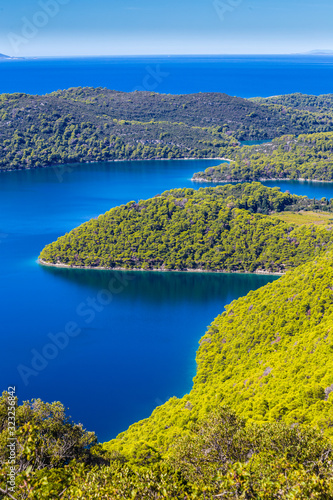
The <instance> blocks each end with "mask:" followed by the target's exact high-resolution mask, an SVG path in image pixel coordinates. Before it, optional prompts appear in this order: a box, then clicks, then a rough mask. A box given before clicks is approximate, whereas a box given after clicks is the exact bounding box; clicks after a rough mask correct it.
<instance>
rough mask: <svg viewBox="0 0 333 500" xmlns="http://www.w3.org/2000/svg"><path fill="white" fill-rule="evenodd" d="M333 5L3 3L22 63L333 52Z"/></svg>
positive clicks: (1, 44) (8, 50)
mask: <svg viewBox="0 0 333 500" xmlns="http://www.w3.org/2000/svg"><path fill="white" fill-rule="evenodd" d="M332 25H333V2H332V0H316V1H315V0H165V1H159V0H117V1H116V0H14V1H13V2H9V1H8V0H0V53H3V54H7V55H10V56H17V57H34V56H85V55H86V56H94V55H150V54H158V55H162V54H164V55H171V54H285V53H298V52H307V51H311V50H315V49H331V50H333V30H332Z"/></svg>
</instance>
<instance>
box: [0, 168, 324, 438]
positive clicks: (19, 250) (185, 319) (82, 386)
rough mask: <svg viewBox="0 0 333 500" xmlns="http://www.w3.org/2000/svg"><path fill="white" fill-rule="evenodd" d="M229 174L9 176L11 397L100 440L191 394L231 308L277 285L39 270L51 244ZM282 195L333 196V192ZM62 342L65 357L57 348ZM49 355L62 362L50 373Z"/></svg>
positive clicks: (4, 190) (4, 258) (6, 335)
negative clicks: (117, 212) (209, 332)
mask: <svg viewBox="0 0 333 500" xmlns="http://www.w3.org/2000/svg"><path fill="white" fill-rule="evenodd" d="M218 163H219V162H218V161H214V160H193V161H192V160H188V161H182V160H170V161H141V162H114V163H101V164H87V165H82V164H80V165H77V166H73V165H71V166H64V167H56V168H47V169H38V170H26V171H18V172H5V173H1V174H0V256H1V261H0V262H1V265H0V283H1V306H2V307H1V311H2V313H1V326H2V328H1V332H2V333H1V340H2V342H1V346H2V352H3V353H6V355H3V357H2V362H1V369H0V383H1V387H2V389H5V388H6V387H7V386H8V385H16V387H17V394H18V397H19V399H20V400H21V401H22V400H25V399H31V398H34V397H40V398H41V399H43V400H45V401H54V400H59V401H61V402H63V403H64V404H65V406H66V407H69V408H70V414H71V415H72V416H73V418H74V419H75V421H80V422H82V423H83V424H84V426H85V427H86V428H88V429H89V430H94V431H96V432H97V434H98V437H99V439H100V440H107V439H110V438H112V437H114V436H115V435H116V434H117V433H118V432H120V431H122V430H125V429H126V428H127V426H128V425H130V424H131V423H133V422H135V421H137V420H139V419H141V418H145V417H148V416H149V414H150V413H151V411H152V410H153V409H154V408H155V407H156V406H157V405H159V404H161V403H162V402H164V401H166V400H167V399H168V398H169V397H171V396H179V397H181V396H182V395H183V394H185V393H187V392H188V391H189V390H190V389H191V385H192V378H193V376H194V374H195V369H196V365H195V352H196V350H197V347H198V341H199V339H200V338H201V336H202V335H204V333H205V331H206V327H207V326H208V325H209V324H210V323H211V322H212V320H213V319H214V318H215V317H216V316H217V315H218V314H219V313H221V312H222V311H223V308H224V305H225V304H228V303H230V302H231V301H232V300H234V299H236V298H238V297H239V296H243V295H245V294H246V293H247V292H248V291H249V290H252V289H256V288H259V287H261V286H262V285H264V284H266V283H268V282H270V281H272V280H274V279H276V277H274V276H257V275H249V274H248V275H246V274H245V275H240V274H239V275H238V274H214V273H202V274H201V273H148V272H137V273H133V272H132V273H125V274H124V273H115V272H108V271H90V270H67V269H53V268H45V267H41V266H39V265H38V264H37V262H36V259H37V257H38V254H39V252H40V250H41V249H42V248H43V247H44V245H46V244H47V243H49V242H51V241H54V240H55V239H56V238H57V237H58V236H60V235H62V234H64V233H65V232H66V231H69V230H71V229H72V228H74V227H75V226H77V225H79V224H81V223H82V222H84V221H86V220H88V219H90V218H91V217H96V216H98V215H99V214H101V213H103V212H105V211H106V210H108V209H109V208H111V207H113V206H116V205H119V204H121V203H125V202H128V201H130V200H135V201H138V200H139V199H145V198H148V197H151V196H154V195H155V194H158V193H161V192H163V191H164V190H166V189H170V188H176V187H179V188H180V187H194V188H200V187H204V186H205V184H201V183H200V184H196V183H192V181H191V180H190V178H191V177H192V175H193V173H194V172H195V171H198V170H203V169H204V168H207V167H208V166H211V165H216V164H218ZM266 184H267V185H274V184H276V183H266ZM281 186H282V188H283V190H287V189H289V190H290V191H291V192H294V193H296V192H297V193H303V194H308V195H309V196H311V197H314V196H316V197H317V198H319V197H322V196H326V197H329V198H331V197H332V196H333V185H332V184H325V183H297V182H284V183H281ZM110 281H111V283H113V285H112V286H113V297H112V302H111V303H108V304H106V303H105V295H103V290H105V289H109V284H110ZM72 324H75V325H76V329H78V328H79V329H80V333H79V334H78V335H76V336H75V337H71V338H70V339H69V340H68V342H67V344H68V345H65V342H64V341H63V340H62V339H63V335H58V336H57V334H61V333H63V332H64V331H65V329H66V328H68V327H69V326H68V325H71V326H73V325H72ZM49 334H51V335H56V337H51V338H50V336H49ZM54 338H57V339H58V341H59V342H60V344H59V345H62V347H63V349H62V348H60V347H59V348H57V349H56V350H55V349H54V347H53V350H52V346H51V348H50V344H52V343H54V340H53V339H54ZM45 349H46V351H45ZM43 352H44V353H45V352H46V353H47V356H48V357H49V358H52V359H47V360H46V361H47V365H46V366H44V365H43V361H41V360H40V358H39V355H41V354H42V353H43ZM36 356H37V358H38V359H37V360H36V359H35V363H37V365H36V364H35V365H32V361H33V358H34V357H35V358H36ZM44 359H45V358H44ZM44 364H45V362H44ZM19 366H20V370H21V375H20V374H19V372H18V367H19ZM22 366H23V367H24V368H22ZM27 369H28V370H33V372H29V371H27ZM22 370H23V372H22ZM22 373H23V376H22Z"/></svg>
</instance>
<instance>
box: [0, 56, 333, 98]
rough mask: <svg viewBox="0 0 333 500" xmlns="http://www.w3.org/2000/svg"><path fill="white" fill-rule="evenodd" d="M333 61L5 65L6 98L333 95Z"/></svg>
mask: <svg viewBox="0 0 333 500" xmlns="http://www.w3.org/2000/svg"><path fill="white" fill-rule="evenodd" d="M332 81H333V56H311V55H310V56H309V55H300V56H297V55H292V56H286V55H284V56H276V55H274V56H269V55H263V56H183V57H180V56H177V57H176V56H170V57H166V56H165V57H99V58H96V57H95V58H93V57H91V58H83V57H82V58H75V59H71V58H67V59H56V58H53V59H26V60H21V61H20V60H13V61H0V93H1V92H26V93H31V94H44V93H47V92H52V91H54V90H58V89H65V88H68V87H78V86H82V87H84V86H94V87H98V86H101V87H107V88H110V89H115V90H122V91H132V90H135V89H139V90H149V91H155V92H161V93H170V94H182V93H183V94H185V93H191V92H225V93H227V94H230V95H236V96H240V97H255V96H263V97H265V96H266V97H267V96H271V95H277V94H288V93H292V92H303V93H306V94H315V95H318V94H325V93H331V92H332V91H333V88H332Z"/></svg>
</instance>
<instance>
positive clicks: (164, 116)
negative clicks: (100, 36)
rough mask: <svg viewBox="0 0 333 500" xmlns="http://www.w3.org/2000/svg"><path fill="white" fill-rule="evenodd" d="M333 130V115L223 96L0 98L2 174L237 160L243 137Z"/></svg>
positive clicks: (95, 93) (80, 92) (90, 93)
mask: <svg viewBox="0 0 333 500" xmlns="http://www.w3.org/2000/svg"><path fill="white" fill-rule="evenodd" d="M332 130H333V113H332V111H331V109H330V108H327V109H326V108H325V109H324V110H323V111H321V112H320V113H317V110H314V111H313V112H310V111H308V110H304V109H296V108H292V107H286V106H281V105H276V104H267V103H266V102H256V101H251V100H248V99H241V98H238V97H230V96H227V95H226V94H219V93H200V94H190V95H178V96H174V95H165V94H157V93H152V92H130V93H126V92H117V91H112V90H108V89H103V88H96V89H94V88H74V89H68V90H63V91H58V92H54V93H52V94H47V95H44V96H36V95H27V94H2V95H1V96H0V169H17V168H35V167H42V166H47V165H55V164H64V163H77V162H89V161H110V160H116V159H118V160H121V159H150V158H188V157H191V158H216V157H229V155H230V154H232V153H233V152H234V150H235V149H236V150H237V149H238V146H239V142H238V141H241V140H261V139H267V140H268V139H273V138H275V137H280V136H282V135H283V134H286V133H288V134H295V135H299V134H302V133H310V132H325V131H332Z"/></svg>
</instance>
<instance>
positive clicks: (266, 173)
mask: <svg viewBox="0 0 333 500" xmlns="http://www.w3.org/2000/svg"><path fill="white" fill-rule="evenodd" d="M229 156H231V159H232V161H231V162H230V163H224V164H221V165H218V166H216V167H210V168H207V169H206V170H205V171H204V172H197V173H195V174H194V176H193V180H196V181H203V180H206V181H210V182H223V181H251V180H254V181H257V180H267V179H278V180H279V179H308V180H312V179H314V180H321V181H332V180H333V133H332V132H326V133H318V134H302V135H299V136H298V137H295V136H293V135H286V136H283V137H280V138H277V139H274V140H273V141H272V142H270V143H267V144H258V145H256V146H244V147H242V148H240V147H238V148H235V149H234V151H232V152H231V151H230V154H229Z"/></svg>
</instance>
